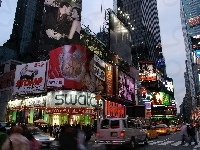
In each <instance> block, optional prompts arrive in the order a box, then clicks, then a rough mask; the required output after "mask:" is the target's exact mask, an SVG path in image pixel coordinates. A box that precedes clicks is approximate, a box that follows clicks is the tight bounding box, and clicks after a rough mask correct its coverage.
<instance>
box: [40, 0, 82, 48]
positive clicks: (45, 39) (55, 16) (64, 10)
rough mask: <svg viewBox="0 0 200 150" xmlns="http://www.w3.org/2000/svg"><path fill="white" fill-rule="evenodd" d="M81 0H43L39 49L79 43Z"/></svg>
mask: <svg viewBox="0 0 200 150" xmlns="http://www.w3.org/2000/svg"><path fill="white" fill-rule="evenodd" d="M81 10H82V0H45V2H44V15H43V19H42V20H43V21H42V30H41V33H40V34H41V35H40V46H39V51H41V52H45V51H47V52H49V51H50V50H53V49H55V48H57V47H59V46H63V45H67V44H79V42H80V31H81Z"/></svg>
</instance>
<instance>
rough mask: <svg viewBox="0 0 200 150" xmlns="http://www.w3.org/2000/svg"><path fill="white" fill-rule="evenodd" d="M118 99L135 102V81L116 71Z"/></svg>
mask: <svg viewBox="0 0 200 150" xmlns="http://www.w3.org/2000/svg"><path fill="white" fill-rule="evenodd" d="M118 88H119V93H118V97H119V98H121V99H125V100H129V101H133V100H135V80H134V79H133V78H131V77H130V76H129V75H127V74H126V73H124V72H123V71H121V70H119V71H118Z"/></svg>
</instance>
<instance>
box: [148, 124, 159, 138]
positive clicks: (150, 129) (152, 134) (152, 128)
mask: <svg viewBox="0 0 200 150" xmlns="http://www.w3.org/2000/svg"><path fill="white" fill-rule="evenodd" d="M145 127H146V129H147V136H148V138H149V139H157V138H158V133H157V131H156V127H155V126H151V125H148V126H145Z"/></svg>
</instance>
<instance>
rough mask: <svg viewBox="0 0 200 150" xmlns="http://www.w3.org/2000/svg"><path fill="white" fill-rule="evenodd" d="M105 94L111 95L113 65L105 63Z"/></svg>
mask: <svg viewBox="0 0 200 150" xmlns="http://www.w3.org/2000/svg"><path fill="white" fill-rule="evenodd" d="M106 94H107V95H113V66H112V65H110V64H106Z"/></svg>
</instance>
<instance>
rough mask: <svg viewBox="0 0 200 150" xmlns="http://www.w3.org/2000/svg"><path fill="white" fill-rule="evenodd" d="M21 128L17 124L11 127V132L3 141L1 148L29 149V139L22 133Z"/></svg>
mask: <svg viewBox="0 0 200 150" xmlns="http://www.w3.org/2000/svg"><path fill="white" fill-rule="evenodd" d="M22 132H23V129H22V128H21V127H19V126H14V127H13V128H12V133H11V134H10V136H9V137H8V138H7V139H6V141H5V142H4V143H3V146H2V150H9V149H11V150H30V145H29V141H28V139H27V138H26V137H24V136H23V135H22Z"/></svg>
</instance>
